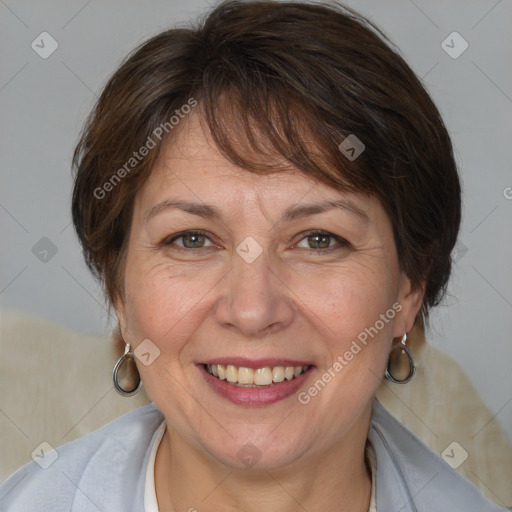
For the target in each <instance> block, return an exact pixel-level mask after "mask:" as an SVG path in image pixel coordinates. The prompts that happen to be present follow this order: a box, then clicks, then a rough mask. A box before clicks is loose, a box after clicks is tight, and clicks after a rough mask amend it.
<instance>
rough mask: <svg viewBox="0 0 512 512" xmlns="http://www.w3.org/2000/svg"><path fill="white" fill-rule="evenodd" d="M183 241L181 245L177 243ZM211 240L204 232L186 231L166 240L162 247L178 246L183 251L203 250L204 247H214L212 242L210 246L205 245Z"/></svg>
mask: <svg viewBox="0 0 512 512" xmlns="http://www.w3.org/2000/svg"><path fill="white" fill-rule="evenodd" d="M178 240H181V241H182V242H181V243H180V244H177V243H176V241H178ZM207 241H210V239H209V238H208V237H207V236H206V234H205V233H204V231H184V232H182V233H179V234H177V235H173V236H172V238H168V239H166V240H165V241H164V242H163V243H162V245H177V246H178V247H181V248H183V249H202V248H203V247H213V244H212V243H211V241H210V245H205V244H206V242H207Z"/></svg>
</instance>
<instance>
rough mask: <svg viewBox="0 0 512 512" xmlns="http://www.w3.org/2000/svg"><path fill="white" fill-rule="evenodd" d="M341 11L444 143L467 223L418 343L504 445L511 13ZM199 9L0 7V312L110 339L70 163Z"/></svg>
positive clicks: (475, 1)
mask: <svg viewBox="0 0 512 512" xmlns="http://www.w3.org/2000/svg"><path fill="white" fill-rule="evenodd" d="M347 3H348V4H349V5H351V6H352V7H354V8H356V9H357V10H359V11H360V12H361V13H362V14H365V15H367V16H369V17H370V18H371V19H372V20H373V21H375V22H376V23H377V24H378V25H379V26H380V27H381V28H382V29H383V30H384V31H385V32H386V33H387V35H388V36H389V37H390V38H391V39H392V40H393V41H394V42H395V43H396V44H397V45H398V47H399V48H400V49H401V51H402V54H403V56H404V57H405V59H406V60H407V61H408V62H409V64H410V65H411V66H412V68H413V69H414V70H415V71H416V73H417V74H418V75H420V76H421V77H423V78H424V81H425V83H426V85H427V87H428V89H429V91H430V93H431V94H432V96H433V98H434V100H435V102H436V103H437V105H438V106H439V108H440V110H441V113H442V115H443V116H444V119H445V122H446V124H447V126H448V129H449V130H450V133H451V134H452V137H453V142H454V144H455V147H456V153H457V159H458V163H459V165H460V168H461V173H462V179H463V185H464V192H465V199H464V220H463V226H462V230H461V234H460V242H459V245H458V247H457V249H458V250H457V255H456V259H457V264H456V268H455V269H454V275H453V278H452V281H451V285H450V290H449V291H450V293H449V296H448V297H447V299H446V300H445V303H444V305H443V306H441V307H440V308H438V310H437V311H435V312H434V313H433V315H432V329H431V330H430V331H429V332H428V333H427V337H428V339H429V341H430V342H431V343H433V344H434V345H435V346H437V347H439V348H441V349H442V350H444V351H445V352H447V353H449V354H451V355H452V356H454V357H455V358H456V359H457V361H458V362H459V363H460V364H461V365H462V367H463V368H464V369H465V371H466V372H467V373H468V375H469V377H470V379H471V380H472V382H473V383H474V385H475V387H476V388H477V390H478V391H479V393H480V394H481V396H482V398H483V399H484V400H485V402H486V403H487V404H488V406H489V407H490V409H491V410H492V411H493V413H494V414H495V415H496V417H497V419H498V420H499V421H500V423H501V424H502V425H503V426H504V427H505V429H506V430H507V432H508V435H509V437H510V439H511V440H512V371H511V365H512V343H511V334H510V333H511V329H512V320H511V319H512V270H511V268H512V265H511V262H512V236H511V227H510V225H511V223H510V220H511V214H512V188H510V187H512V173H511V168H510V166H511V164H510V162H511V161H512V143H511V142H512V141H511V135H512V115H511V114H512V82H511V77H512V44H511V42H512V41H511V40H512V31H511V30H510V27H511V26H512V2H511V1H510V0H498V1H496V0H492V1H487V0H471V1H466V0H456V1H450V2H447V1H446V0H435V1H425V0H423V1H421V0H415V1H414V2H413V1H412V0H385V1H377V0H374V1H362V0H361V1H352V2H347ZM207 7H208V2H205V1H202V0H188V1H187V2H175V1H169V0H168V1H156V0H153V1H146V2H142V1H135V0H131V1H126V0H122V1H121V0H116V1H114V0H109V1H100V0H90V1H86V0H85V1H84V0H73V1H67V2H57V1H49V0H44V1H40V2H35V1H32V2H29V1H26V0H5V1H4V0H0V47H1V50H2V54H1V62H0V70H1V71H0V110H1V116H2V117H1V119H2V123H1V128H0V129H1V132H0V154H1V155H2V160H1V185H2V186H1V189H0V225H1V239H0V243H1V247H2V250H1V254H0V257H1V274H0V300H1V305H2V311H3V312H4V314H6V312H8V311H9V310H10V309H18V310H23V311H26V312H29V313H32V314H36V315H39V316H43V317H45V318H48V319H50V320H53V321H55V322H58V323H59V324H61V325H63V326H66V327H69V328H72V329H75V330H78V331H82V332H84V333H88V334H104V333H109V332H110V329H111V327H112V325H111V324H109V320H108V318H107V314H106V309H105V305H104V302H103V299H102V296H101V292H100V289H99V287H98V285H97V284H96V283H95V281H94V280H93V278H92V277H91V276H90V274H89V273H88V271H87V269H86V267H85V264H84V263H83V261H82V257H81V253H80V249H79V246H78V243H77V240H76V237H75V235H74V232H73V228H72V226H71V225H70V221H71V217H70V195H71V186H72V180H71V174H70V159H71V153H72V150H73V148H74V145H75V144H76V142H77V140H78V134H79V130H80V128H81V125H82V123H83V121H84V119H85V117H86V115H87V113H88V112H89V110H90V108H91V106H92V104H93V100H94V99H95V95H97V94H98V93H99V92H100V90H101V87H102V86H103V85H104V84H105V82H106V80H107V78H108V76H109V75H110V74H111V73H112V72H113V71H114V69H115V68H116V67H117V65H118V64H119V62H120V60H121V59H122V58H123V57H124V56H125V54H126V53H127V52H128V51H130V50H131V49H132V48H133V47H134V46H136V45H137V44H138V43H140V42H142V41H143V40H144V39H146V38H147V37H148V36H151V35H153V34H155V33H156V32H158V31H160V30H163V29H165V28H168V27H169V26H172V25H175V24H176V23H178V22H182V21H184V20H190V19H193V18H194V17H195V16H196V15H197V14H199V13H202V12H203V11H204V9H205V8H207ZM44 31H46V32H48V33H50V34H51V36H52V37H53V38H54V39H55V40H56V41H57V42H58V44H59V46H58V49H57V50H56V51H55V52H54V53H53V54H52V55H51V56H50V57H49V58H47V59H42V58H41V57H40V56H39V55H38V54H37V53H36V52H35V51H34V50H33V49H32V48H31V43H32V41H33V40H35V39H36V37H37V36H39V34H41V33H42V32H44ZM453 31H457V32H458V33H459V34H461V36H462V37H463V38H464V39H465V40H466V41H467V42H468V44H469V47H468V49H467V50H466V51H465V52H464V53H462V54H461V55H460V56H459V57H458V58H456V59H454V58H452V57H450V56H449V55H448V54H447V53H446V52H445V51H444V50H443V48H442V47H441V43H442V41H443V40H445V38H446V37H447V36H448V35H449V34H451V33H452V32H453ZM449 41H450V40H449ZM449 44H452V43H451V42H450V43H449ZM453 45H455V48H454V49H455V50H457V49H458V48H460V45H459V43H458V42H456V41H455V42H454V43H453ZM43 237H47V238H48V239H49V240H51V242H52V244H54V246H55V248H56V250H57V252H56V254H54V255H53V256H52V257H50V256H51V255H52V253H51V252H50V253H48V255H47V256H46V257H47V259H48V261H46V262H44V261H40V259H38V258H37V257H36V255H35V254H34V253H33V252H32V248H33V247H34V245H35V244H36V243H38V242H39V241H40V239H41V238H43ZM45 243H47V242H39V244H43V248H44V247H45V246H44V244H45ZM36 247H39V246H36ZM36 252H37V251H36ZM13 349H15V348H14V347H13ZM20 371H22V370H20Z"/></svg>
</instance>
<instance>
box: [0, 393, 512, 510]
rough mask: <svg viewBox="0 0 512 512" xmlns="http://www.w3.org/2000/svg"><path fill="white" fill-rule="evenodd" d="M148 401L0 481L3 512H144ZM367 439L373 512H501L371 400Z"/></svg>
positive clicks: (154, 412) (153, 419) (157, 416)
mask: <svg viewBox="0 0 512 512" xmlns="http://www.w3.org/2000/svg"><path fill="white" fill-rule="evenodd" d="M163 419H164V418H163V415H162V413H161V412H160V411H159V410H158V409H157V408H156V406H155V404H153V403H151V404H148V405H145V406H143V407H139V408H138V409H135V410H134V411H131V412H129V413H127V414H125V415H123V416H121V417H120V418H118V419H117V420H115V421H113V422H111V423H109V424H107V425H105V426H104V427H102V428H100V429H98V430H96V431H95V432H92V433H90V434H88V435H86V436H84V437H81V438H79V439H76V440H74V441H72V442H70V443H67V444H65V445H63V446H61V447H60V448H58V449H57V453H58V458H57V459H56V460H55V461H54V462H53V463H52V464H51V465H50V466H49V467H47V468H46V469H43V468H42V467H40V465H38V464H37V463H36V462H34V461H32V462H30V463H28V464H26V465H25V466H23V467H22V468H20V469H19V470H18V471H16V472H15V473H13V474H12V475H11V476H10V477H9V478H7V480H5V481H4V482H3V483H2V484H0V512H36V511H37V512H98V511H101V512H143V511H144V490H145V477H146V471H147V466H148V462H149V458H150V451H151V450H150V447H151V446H152V441H153V440H154V437H155V436H156V435H157V434H158V432H157V431H158V427H159V426H160V425H161V423H162V421H163ZM368 438H369V440H370V442H371V444H372V446H373V449H374V452H375V457H376V461H377V476H376V489H375V491H376V503H377V511H378V512H399V511H400V512H504V511H506V510H508V509H505V508H503V507H500V506H499V505H496V504H494V503H493V502H491V501H489V500H487V499H486V498H484V497H483V496H482V495H481V494H480V491H479V490H478V489H477V487H476V486H475V485H473V484H472V483H471V482H469V481H468V480H466V479H465V478H464V477H462V476H461V475H460V474H459V473H458V472H457V471H456V470H455V469H452V468H451V467H450V466H449V465H448V464H447V463H446V462H445V461H444V460H443V459H442V458H441V457H440V456H439V455H437V454H436V453H434V452H433V451H431V450H430V449H429V448H428V447H427V446H426V445H424V444H423V443H422V442H421V441H420V440H419V439H418V438H417V437H415V436H414V435H413V434H412V433H411V432H409V431H408V430H407V429H406V428H405V427H404V426H403V425H402V424H401V423H399V422H398V421H397V420H396V419H394V418H393V417H392V416H391V414H390V413H388V412H387V411H386V410H385V409H384V408H383V407H382V406H381V405H380V403H379V402H378V401H377V400H374V403H373V410H372V420H371V425H370V430H369V434H368Z"/></svg>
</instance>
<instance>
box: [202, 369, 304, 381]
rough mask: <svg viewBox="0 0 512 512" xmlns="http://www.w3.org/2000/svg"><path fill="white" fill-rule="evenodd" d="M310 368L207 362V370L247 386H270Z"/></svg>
mask: <svg viewBox="0 0 512 512" xmlns="http://www.w3.org/2000/svg"><path fill="white" fill-rule="evenodd" d="M307 369H308V366H274V367H273V368H271V367H270V366H265V367H264V368H257V369H255V370H253V369H252V368H245V367H244V366H240V367H238V366H233V365H232V364H228V365H225V364H207V365H206V370H207V371H208V373H210V374H211V375H214V376H215V377H217V378H219V379H221V380H227V381H228V382H232V383H233V384H241V385H245V386H254V385H256V386H270V385H271V384H272V382H283V381H284V380H285V379H286V380H292V379H293V378H294V377H298V376H299V375H301V374H302V373H304V372H305V371H306V370H307Z"/></svg>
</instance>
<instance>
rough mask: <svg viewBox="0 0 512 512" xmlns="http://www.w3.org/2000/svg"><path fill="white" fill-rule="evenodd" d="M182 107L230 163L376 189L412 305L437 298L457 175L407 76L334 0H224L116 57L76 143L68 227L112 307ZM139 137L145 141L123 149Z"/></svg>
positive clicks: (370, 29) (446, 144) (438, 126)
mask: <svg viewBox="0 0 512 512" xmlns="http://www.w3.org/2000/svg"><path fill="white" fill-rule="evenodd" d="M193 102H196V104H197V105H198V106H197V110H198V111H200V112H201V114H202V115H203V116H204V119H205V120H206V123H207V125H208V127H209V129H210V131H211V134H212V136H213V138H214V141H215V143H216V145H217V147H218V148H219V150H220V151H221V153H222V154H223V155H224V156H225V157H226V158H228V159H229V160H230V161H232V162H233V163H235V164H237V165H240V166H241V167H243V168H246V169H247V170H249V171H251V172H256V173H264V172H282V169H277V170H276V169H275V167H274V163H275V161H276V158H278V159H281V160H284V161H286V162H288V163H290V164H292V165H293V166H296V167H297V168H299V169H301V170H302V171H303V172H304V173H305V174H307V175H309V176H311V177H313V178H314V179H316V180H320V181H321V182H323V183H326V184H328V185H330V186H333V187H336V188H337V189H341V190H349V191H357V192H364V193H370V194H373V195H375V196H376V197H377V198H378V199H379V200H380V201H381V203H382V205H383V206H384V208H385V210H386V211H387V213H388V215H389V217H390V219H391V222H392V225H393V231H394V238H395V243H396V247H397V253H398V258H399V262H400V265H401V268H402V270H403V271H404V272H405V273H406V275H407V276H408V277H409V278H410V280H411V282H412V284H413V286H415V287H424V290H425V296H424V302H423V306H422V309H421V313H422V314H423V315H425V316H427V315H428V309H429V308H430V307H431V306H433V305H437V304H438V303H439V302H440V300H441V299H442V297H443V295H444V292H445V289H446V284H447V281H448V278H449V275H450V270H451V251H452V248H453V246H454V244H455V241H456V238H457V233H458V229H459V224H460V215H461V198H460V183H459V178H458V174H457V168H456V164H455V162H454V157H453V150H452V145H451V142H450V138H449V135H448V133H447V130H446V128H445V126H444V124H443V121H442V120H441V117H440V115H439V112H438V110H437V108H436V107H435V105H434V103H433V102H432V100H431V99H430V97H429V95H428V93H427V92H426V91H425V89H424V87H423V86H422V84H421V82H420V81H419V79H418V78H417V77H416V76H415V74H414V73H413V71H412V70H411V69H410V68H409V66H408V65H407V64H406V63H405V62H404V60H403V59H402V58H401V57H400V56H399V54H398V52H397V51H396V50H395V49H394V48H393V47H392V46H391V45H390V43H389V42H388V41H387V39H386V38H385V36H384V35H383V34H382V33H381V32H380V31H379V30H378V29H377V28H376V27H375V26H374V25H373V24H372V23H371V22H369V21H368V20H366V19H364V18H363V17H361V16H360V15H358V14H357V13H355V12H354V11H352V10H350V9H349V8H347V7H344V6H342V5H332V3H331V4H329V5H327V4H319V3H315V4H309V3H302V2H301V3H299V2H275V1H227V2H223V3H222V4H220V5H219V6H217V7H216V8H214V9H213V10H212V11H211V12H210V13H209V14H208V15H207V17H206V18H205V19H204V20H202V21H201V22H200V23H198V25H197V26H196V27H193V28H180V29H172V30H168V31H165V32H163V33H161V34H159V35H157V36H155V37H153V38H151V39H149V40H148V41H146V42H145V43H144V44H142V45H141V46H140V47H139V48H137V49H136V50H135V51H134V52H133V53H132V54H131V55H130V56H128V57H127V58H126V60H125V61H124V62H123V63H122V65H121V66H120V68H119V69H118V70H117V71H116V72H115V73H114V75H113V76H112V78H111V79H110V80H109V81H108V83H107V85H106V87H105V88H104V90H103V92H102V94H101V96H100V98H99V99H98V101H97V104H96V106H95V108H94V110H93V111H92V113H91V114H90V116H89V118H88V120H87V123H86V125H85V127H84V130H83V133H82V135H81V139H80V141H79V143H78V145H77V147H76V149H75V153H74V157H73V165H74V169H75V170H76V179H75V186H74V191H73V204H72V213H73V222H74V225H75V229H76V232H77V234H78V237H79V239H80V242H81V244H82V247H83V252H84V256H85V259H86V262H87V264H88V266H89V268H90V269H91V271H92V272H93V273H94V274H95V275H96V276H97V277H98V278H99V279H100V280H101V281H102V284H103V286H104V290H105V293H106V296H107V297H108V299H109V300H110V302H111V303H112V302H113V301H114V300H115V299H119V298H121V299H122V296H123V272H124V268H123V259H124V255H125V252H126V246H127V240H128V233H129V228H130V222H131V215H132V209H133V200H134V197H135V194H136V193H137V191H138V190H139V189H140V187H141V185H142V183H143V182H144V181H145V180H146V179H147V177H148V176H149V174H150V172H151V169H152V167H153V164H154V162H155V160H156V158H157V157H158V152H159V151H158V150H159V148H160V146H161V140H165V139H169V138H170V137H172V136H173V135H174V134H175V133H176V130H174V131H173V126H174V125H173V123H172V122H171V121H170V120H171V117H172V116H173V115H174V116H175V117H176V116H178V115H179V117H183V116H182V115H181V114H182V113H183V112H186V109H185V107H184V106H185V105H187V104H188V105H190V106H192V105H193ZM189 110H190V109H189ZM159 127H160V131H159ZM162 127H163V128H164V131H165V132H166V134H165V137H163V138H159V137H158V136H155V134H159V133H160V132H162ZM350 134H354V135H355V136H356V137H357V138H358V139H359V140H361V141H362V142H363V143H364V146H365V148H364V151H363V152H362V153H361V154H360V156H359V157H358V158H356V159H354V160H351V159H349V158H347V155H346V153H345V154H344V153H343V152H342V151H340V149H339V145H340V143H341V142H342V141H343V140H344V139H345V138H346V137H347V136H348V135H350ZM150 139H151V141H152V143H151V142H150ZM153 145H154V146H155V147H154V148H153ZM144 146H145V147H146V148H149V147H150V146H151V149H150V150H149V151H147V152H146V151H145V152H144V154H145V155H144V157H143V158H142V157H140V155H139V154H138V152H137V157H140V159H139V158H135V156H134V155H135V152H136V150H137V149H138V148H142V147H144ZM141 152H142V149H141ZM127 162H129V165H127ZM270 162H272V164H270Z"/></svg>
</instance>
